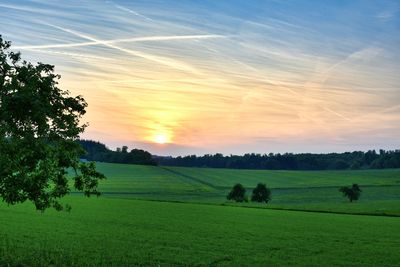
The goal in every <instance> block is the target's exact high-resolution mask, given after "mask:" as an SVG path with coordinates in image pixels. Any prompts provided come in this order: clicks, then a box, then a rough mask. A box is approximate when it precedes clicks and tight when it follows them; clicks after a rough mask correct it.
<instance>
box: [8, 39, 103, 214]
mask: <svg viewBox="0 0 400 267" xmlns="http://www.w3.org/2000/svg"><path fill="white" fill-rule="evenodd" d="M10 46H11V43H10V42H7V41H4V40H3V39H2V37H1V35H0V198H2V199H3V201H5V202H6V203H8V204H16V203H21V202H24V201H27V200H30V201H32V202H33V203H34V204H35V206H36V209H38V210H42V211H43V210H45V209H46V208H49V207H54V208H55V209H57V210H62V209H63V206H62V205H61V204H60V202H59V199H60V198H62V197H63V196H65V195H66V194H68V193H69V191H70V187H69V184H68V179H67V169H69V168H70V169H72V170H73V173H74V175H73V181H74V187H75V188H76V189H77V190H79V191H83V192H84V194H85V195H86V196H90V195H99V194H100V193H99V192H98V190H97V186H98V180H99V179H103V178H105V177H104V175H102V174H101V173H99V172H97V171H96V169H95V165H94V163H82V162H80V161H79V157H80V156H81V155H82V154H83V153H84V150H83V149H82V147H81V146H80V145H79V144H78V143H77V142H76V140H77V139H78V137H79V134H81V133H82V132H83V131H84V130H85V127H86V126H87V125H86V124H80V122H79V121H80V119H81V117H82V116H83V115H84V114H85V109H86V107H87V103H86V101H85V100H84V99H83V97H81V96H76V97H72V96H70V93H69V92H68V91H63V90H61V89H59V88H58V87H57V86H58V80H59V79H60V76H59V75H57V74H55V73H54V66H52V65H48V64H43V63H38V64H37V65H33V64H31V63H29V62H27V61H25V60H22V59H21V55H20V53H15V52H12V51H10Z"/></svg>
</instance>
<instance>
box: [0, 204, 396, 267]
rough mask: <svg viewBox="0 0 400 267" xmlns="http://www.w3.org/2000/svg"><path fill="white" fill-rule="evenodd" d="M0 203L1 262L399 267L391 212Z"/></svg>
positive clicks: (30, 264) (19, 263) (25, 264)
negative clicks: (55, 207)
mask: <svg viewBox="0 0 400 267" xmlns="http://www.w3.org/2000/svg"><path fill="white" fill-rule="evenodd" d="M66 201H68V202H69V203H70V204H72V206H73V211H72V212H71V213H57V212H55V211H46V213H44V214H41V213H38V212H35V211H34V210H33V207H32V205H28V204H27V205H19V206H15V207H6V206H5V205H1V206H0V214H1V218H2V223H1V224H0V240H1V241H0V259H1V260H0V266H3V265H4V266H7V263H11V264H12V265H14V266H47V265H49V264H52V265H54V266H59V265H68V266H99V265H103V266H134V265H141V266H278V265H279V266H289V265H295V266H327V265H329V266H333V265H336V266H396V265H397V266H398V263H399V262H400V253H399V250H400V241H399V240H400V233H399V231H398V229H399V227H400V220H399V218H392V217H378V216H356V215H339V214H323V213H309V212H293V211H276V210H264V209H253V208H240V207H223V206H217V205H204V204H184V203H167V202H154V201H139V200H129V199H107V198H99V199H96V198H94V199H84V198H83V197H78V196H74V197H70V198H68V199H67V200H66Z"/></svg>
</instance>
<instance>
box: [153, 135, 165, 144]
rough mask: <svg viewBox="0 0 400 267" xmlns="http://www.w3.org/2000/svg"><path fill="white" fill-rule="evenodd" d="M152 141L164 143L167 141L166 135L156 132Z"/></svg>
mask: <svg viewBox="0 0 400 267" xmlns="http://www.w3.org/2000/svg"><path fill="white" fill-rule="evenodd" d="M154 141H155V142H156V143H157V144H165V143H167V142H168V137H167V135H166V134H163V133H159V134H156V135H155V136H154Z"/></svg>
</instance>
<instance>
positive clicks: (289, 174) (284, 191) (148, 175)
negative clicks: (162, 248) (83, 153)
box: [98, 163, 400, 215]
mask: <svg viewBox="0 0 400 267" xmlns="http://www.w3.org/2000/svg"><path fill="white" fill-rule="evenodd" d="M98 168H99V170H100V171H102V172H103V173H105V174H106V175H107V177H108V179H107V180H106V181H104V182H103V183H102V185H101V190H102V191H103V192H105V196H107V197H110V196H113V197H123V198H138V199H152V200H167V201H184V202H196V203H197V202H200V203H204V202H205V203H214V204H222V203H225V202H226V199H225V197H226V195H227V193H228V192H229V190H230V188H231V187H232V186H233V185H234V184H235V183H242V184H243V185H244V186H245V187H246V188H247V190H248V193H249V194H250V193H251V190H252V188H253V187H254V186H255V185H256V184H257V183H259V182H263V183H266V184H267V185H268V186H269V187H271V188H272V201H271V202H270V203H269V205H268V206H266V207H267V208H284V209H299V210H314V211H332V212H349V213H363V214H380V215H400V170H399V169H385V170H359V171H268V170H231V169H209V168H181V167H154V166H135V165H123V164H110V163H99V164H98ZM352 183H358V184H359V185H360V186H361V188H362V190H363V192H362V195H361V198H360V200H359V201H358V202H356V203H348V201H347V200H346V199H345V198H343V197H342V195H341V193H339V192H338V188H339V187H340V186H344V185H351V184H352ZM246 205H250V206H251V205H253V204H246ZM253 206H254V205H253ZM256 206H260V205H256Z"/></svg>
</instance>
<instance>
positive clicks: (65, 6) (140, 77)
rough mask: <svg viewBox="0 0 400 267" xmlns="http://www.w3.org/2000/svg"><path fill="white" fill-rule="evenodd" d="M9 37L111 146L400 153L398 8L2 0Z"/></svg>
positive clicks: (0, 11)
mask: <svg viewBox="0 0 400 267" xmlns="http://www.w3.org/2000/svg"><path fill="white" fill-rule="evenodd" d="M0 34H2V35H3V37H4V38H5V39H6V40H11V41H12V42H13V46H12V47H13V49H15V50H19V51H21V52H22V56H23V58H25V59H27V60H29V61H33V62H38V61H40V62H44V63H50V64H54V65H55V66H56V72H57V73H59V74H61V76H62V79H61V80H60V87H61V88H62V89H65V90H69V91H71V93H72V94H74V95H77V94H81V95H83V96H84V98H85V99H86V100H87V102H88V104H89V107H88V112H87V114H86V115H85V117H84V121H88V122H89V123H90V126H89V127H88V128H87V131H86V132H85V134H84V135H83V136H82V137H84V138H87V139H94V140H98V141H101V142H103V143H105V144H106V145H108V146H109V147H110V148H115V147H117V146H121V145H128V146H129V148H134V147H136V148H142V149H146V150H149V151H150V152H152V153H154V154H159V155H187V154H204V153H216V152H222V153H224V154H230V153H232V154H243V153H246V152H258V153H269V152H334V151H338V152H339V151H352V150H367V149H379V148H383V149H399V148H400V138H399V137H400V2H399V1H367V0H365V1H364V0H362V1H316V0H315V1H284V0H282V1H278V0H276V1H272V0H271V1H255V0H254V1H231V0H225V1H222V0H221V1H217V0H213V1H211V0H210V1H198V0H196V1H194V0H193V1H41V0H32V1H18V0H17V1H11V0H10V1H4V0H0ZM160 143H163V144H160Z"/></svg>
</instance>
